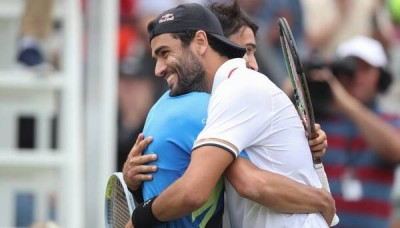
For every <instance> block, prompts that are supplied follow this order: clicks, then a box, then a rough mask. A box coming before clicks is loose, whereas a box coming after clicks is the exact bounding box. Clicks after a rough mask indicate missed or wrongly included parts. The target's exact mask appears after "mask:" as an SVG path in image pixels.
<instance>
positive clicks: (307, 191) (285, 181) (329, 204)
mask: <svg viewBox="0 0 400 228" xmlns="http://www.w3.org/2000/svg"><path fill="white" fill-rule="evenodd" d="M225 176H226V177H227V178H228V180H229V182H230V183H231V184H232V185H233V187H234V188H235V190H236V191H237V192H238V194H239V195H240V196H242V197H245V198H248V199H250V200H252V201H254V202H257V203H259V204H261V205H263V206H265V207H268V208H271V209H273V210H276V211H278V212H282V213H318V212H320V213H322V215H323V216H324V218H325V220H326V221H328V222H329V223H328V224H330V221H331V220H332V218H333V215H334V213H335V210H336V209H335V202H334V200H333V198H332V196H331V195H330V194H329V193H328V192H327V191H325V190H322V189H317V188H314V187H311V186H307V185H304V184H301V183H299V182H297V181H294V180H292V179H289V178H287V177H285V176H282V175H279V174H276V173H272V172H268V171H265V170H262V169H259V168H258V167H257V166H255V165H254V164H253V163H252V162H251V161H250V160H248V159H246V158H242V157H239V158H238V159H236V160H235V161H234V162H233V163H232V164H231V165H230V166H229V167H228V169H227V170H226V172H225Z"/></svg>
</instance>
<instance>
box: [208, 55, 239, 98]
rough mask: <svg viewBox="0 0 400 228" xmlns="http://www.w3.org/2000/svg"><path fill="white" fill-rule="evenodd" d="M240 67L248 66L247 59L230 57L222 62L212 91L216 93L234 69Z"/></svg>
mask: <svg viewBox="0 0 400 228" xmlns="http://www.w3.org/2000/svg"><path fill="white" fill-rule="evenodd" d="M239 67H246V61H245V60H244V59H242V58H236V59H230V60H228V61H226V62H225V63H224V64H222V65H221V66H220V67H219V68H218V70H217V72H216V73H215V77H214V82H213V87H212V90H211V93H214V91H215V90H216V89H217V87H218V86H219V85H220V84H221V82H223V81H224V80H225V79H227V78H228V77H229V74H230V72H231V71H232V70H233V69H235V68H239Z"/></svg>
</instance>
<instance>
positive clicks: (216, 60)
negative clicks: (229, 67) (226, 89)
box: [204, 53, 228, 93]
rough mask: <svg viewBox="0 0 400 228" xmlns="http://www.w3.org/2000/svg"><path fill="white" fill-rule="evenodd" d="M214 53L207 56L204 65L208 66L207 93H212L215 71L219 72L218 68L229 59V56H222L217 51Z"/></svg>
mask: <svg viewBox="0 0 400 228" xmlns="http://www.w3.org/2000/svg"><path fill="white" fill-rule="evenodd" d="M212 54H213V55H210V56H206V57H205V58H204V66H207V67H206V83H207V93H211V90H212V87H213V83H214V77H215V73H216V72H217V70H218V68H219V67H220V66H221V65H222V64H224V63H225V62H226V61H228V58H227V57H225V56H220V55H218V54H216V53H212Z"/></svg>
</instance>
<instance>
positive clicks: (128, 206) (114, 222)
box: [104, 172, 135, 228]
mask: <svg viewBox="0 0 400 228" xmlns="http://www.w3.org/2000/svg"><path fill="white" fill-rule="evenodd" d="M134 209H135V201H134V200H133V196H132V194H131V193H130V192H129V190H128V187H127V186H126V184H125V181H124V178H123V176H122V173H121V172H115V173H113V174H112V175H111V176H110V178H109V179H108V183H107V189H106V201H105V210H104V213H105V224H106V228H124V227H125V225H126V223H128V221H129V220H130V219H131V215H132V212H133V210H134Z"/></svg>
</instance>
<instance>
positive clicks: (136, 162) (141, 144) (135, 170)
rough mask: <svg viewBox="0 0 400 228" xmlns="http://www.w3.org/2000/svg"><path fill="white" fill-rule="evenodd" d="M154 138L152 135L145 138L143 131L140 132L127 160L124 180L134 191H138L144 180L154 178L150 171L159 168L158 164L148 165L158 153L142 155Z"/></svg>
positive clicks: (123, 171) (155, 158)
mask: <svg viewBox="0 0 400 228" xmlns="http://www.w3.org/2000/svg"><path fill="white" fill-rule="evenodd" d="M152 140H153V138H152V137H148V138H146V139H145V138H144V135H143V133H140V134H139V136H138V138H137V139H136V142H135V145H133V147H132V149H131V151H130V152H129V155H128V158H127V159H126V161H125V164H124V167H123V170H122V173H123V176H124V181H125V183H126V185H127V186H128V188H129V189H131V190H133V191H136V190H137V189H138V188H139V187H140V185H141V184H142V182H143V181H148V180H152V179H153V175H151V174H149V173H153V172H155V171H156V170H157V166H155V165H146V164H147V163H149V162H152V161H155V160H157V155H155V154H148V155H142V153H143V151H144V150H145V149H146V148H147V146H148V145H149V144H150V143H151V142H152Z"/></svg>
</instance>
